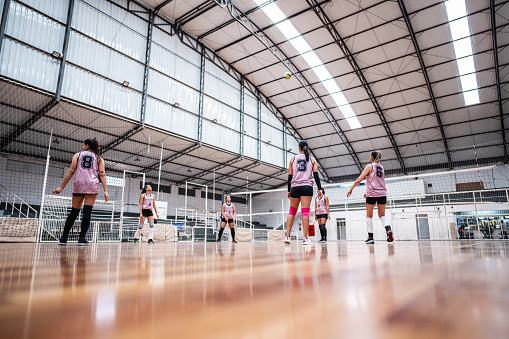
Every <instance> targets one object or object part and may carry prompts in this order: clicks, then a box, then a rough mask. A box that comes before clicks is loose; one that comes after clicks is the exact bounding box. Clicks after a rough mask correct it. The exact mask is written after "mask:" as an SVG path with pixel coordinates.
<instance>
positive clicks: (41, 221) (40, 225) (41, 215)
mask: <svg viewBox="0 0 509 339" xmlns="http://www.w3.org/2000/svg"><path fill="white" fill-rule="evenodd" d="M52 139H53V127H51V133H50V136H49V142H48V154H47V155H46V168H45V169H44V180H43V182H42V198H41V210H40V212H39V223H38V225H37V231H36V235H35V242H39V241H40V239H39V238H40V236H41V227H42V224H43V222H44V221H43V219H42V217H43V210H44V197H45V195H46V184H47V182H48V171H49V159H50V151H51V140H52ZM13 206H14V204H13Z"/></svg>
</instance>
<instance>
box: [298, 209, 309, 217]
mask: <svg viewBox="0 0 509 339" xmlns="http://www.w3.org/2000/svg"><path fill="white" fill-rule="evenodd" d="M300 210H301V211H302V216H303V217H309V208H301V209H300Z"/></svg>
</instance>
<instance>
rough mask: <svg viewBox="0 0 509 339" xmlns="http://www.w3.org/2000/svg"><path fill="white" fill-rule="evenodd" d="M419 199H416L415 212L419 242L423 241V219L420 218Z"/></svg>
mask: <svg viewBox="0 0 509 339" xmlns="http://www.w3.org/2000/svg"><path fill="white" fill-rule="evenodd" d="M417 199H418V198H417V197H416V198H415V211H416V213H417V214H416V219H417V240H421V223H420V221H421V219H420V216H419V203H418V202H417Z"/></svg>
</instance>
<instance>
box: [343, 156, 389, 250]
mask: <svg viewBox="0 0 509 339" xmlns="http://www.w3.org/2000/svg"><path fill="white" fill-rule="evenodd" d="M381 159H382V153H381V152H380V151H373V152H371V155H370V157H369V162H370V163H371V164H369V165H367V166H366V168H364V171H362V174H361V175H360V176H359V177H358V178H357V180H355V182H354V184H353V185H352V188H350V190H349V191H348V193H347V194H346V196H347V197H349V196H350V195H351V194H352V191H353V189H354V188H355V186H357V185H358V184H360V183H361V181H362V180H364V178H366V194H365V195H364V197H366V228H367V230H368V239H367V240H366V244H374V243H375V240H374V239H373V209H374V208H375V205H378V217H379V218H380V220H381V221H382V225H383V226H385V232H386V233H387V241H388V242H392V241H393V240H394V237H393V236H392V230H391V226H389V224H388V223H387V218H386V217H385V205H386V203H387V189H386V188H385V171H384V168H383V167H382V165H381V164H380V160H381Z"/></svg>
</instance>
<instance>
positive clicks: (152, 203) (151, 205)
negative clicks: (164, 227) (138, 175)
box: [134, 185, 159, 244]
mask: <svg viewBox="0 0 509 339" xmlns="http://www.w3.org/2000/svg"><path fill="white" fill-rule="evenodd" d="M152 209H154V211H155V212H156V215H157V219H159V213H157V207H156V197H155V195H154V194H152V186H150V185H145V187H143V189H142V190H141V195H140V224H139V226H138V230H137V231H136V234H135V235H134V242H138V237H139V236H140V234H141V229H142V228H143V224H144V223H145V218H147V219H148V224H149V226H150V228H149V230H148V243H149V244H153V243H154V214H153V213H152Z"/></svg>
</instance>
